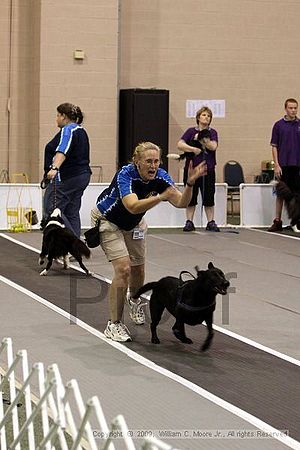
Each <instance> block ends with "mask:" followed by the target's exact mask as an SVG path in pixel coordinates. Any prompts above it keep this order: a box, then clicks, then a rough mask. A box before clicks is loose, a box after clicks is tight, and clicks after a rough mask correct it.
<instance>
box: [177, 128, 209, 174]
mask: <svg viewBox="0 0 300 450" xmlns="http://www.w3.org/2000/svg"><path fill="white" fill-rule="evenodd" d="M208 129H209V132H210V139H211V141H216V142H218V133H217V132H216V130H214V129H213V128H208ZM198 132H199V128H198V127H191V128H188V129H187V130H186V131H185V132H184V133H183V135H182V136H181V139H182V140H183V141H184V142H186V143H187V144H188V145H190V141H192V140H193V139H194V138H195V136H196V135H197V133H198ZM204 160H205V161H206V163H207V168H208V169H214V167H215V165H216V164H217V163H216V152H215V151H210V150H205V152H202V153H200V155H196V156H194V158H193V165H194V167H195V166H197V165H198V164H200V163H201V162H202V161H204ZM189 163H190V160H188V159H187V160H186V162H185V166H186V167H187V166H188V165H189Z"/></svg>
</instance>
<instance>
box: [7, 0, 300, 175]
mask: <svg viewBox="0 0 300 450" xmlns="http://www.w3.org/2000/svg"><path fill="white" fill-rule="evenodd" d="M10 13H11V14H10ZM10 17H11V20H10ZM299 18H300V2H297V1H295V0H286V1H285V2H282V1H281V0H211V1H209V2H208V1H207V0H198V1H197V2H195V1H193V0H151V1H149V0H119V1H117V0H87V1H84V2H82V1H79V0H72V1H71V0H65V1H64V2H59V3H58V2H57V1H55V0H41V1H36V0H1V3H0V37H1V39H0V170H2V169H9V171H10V173H15V172H23V171H25V172H27V173H28V174H29V177H30V181H31V182H36V181H38V180H39V179H40V178H41V175H42V164H43V150H44V146H45V144H46V143H47V142H48V141H49V140H50V138H51V137H52V136H53V135H54V134H55V133H56V131H57V129H56V125H55V116H56V106H57V105H58V104H59V103H62V102H64V101H70V102H73V103H76V104H78V105H79V106H80V107H81V108H82V110H83V112H85V114H86V117H85V123H84V124H85V126H86V128H87V131H88V133H89V136H90V140H91V146H92V153H91V160H92V164H93V165H102V166H103V181H108V180H109V179H110V178H111V177H112V175H113V173H114V170H115V167H116V164H115V162H116V157H117V127H118V108H117V106H118V91H119V88H131V87H157V88H162V89H168V90H169V91H170V127H169V142H170V147H169V151H170V152H173V151H174V150H175V149H176V142H177V141H178V139H179V137H180V136H181V134H182V132H183V130H185V129H186V128H187V127H188V126H192V125H193V124H194V120H193V119H188V118H186V116H185V102H186V100H187V99H225V101H226V116H225V118H215V119H214V120H213V123H212V126H214V127H215V128H216V129H217V130H218V132H219V138H220V145H219V149H218V153H217V159H218V181H219V182H222V181H223V176H222V167H223V164H224V162H225V161H227V160H228V159H237V160H238V161H240V162H241V163H242V165H243V167H244V171H245V175H246V181H247V182H250V181H252V180H253V176H254V175H255V174H258V173H259V172H260V167H261V161H262V160H265V159H270V156H271V152H270V147H269V140H270V132H271V127H272V124H273V122H274V121H275V120H277V119H278V118H280V117H281V116H282V114H283V103H284V100H285V99H286V98H288V97H295V98H298V83H299V75H300V60H299V58H298V55H299V50H300V39H299V36H298V34H297V29H298V22H299ZM76 49H82V50H83V51H84V52H85V59H84V60H83V61H76V60H74V58H73V52H74V50H76ZM9 99H10V102H9ZM8 103H10V113H8V111H7V105H8ZM170 171H171V174H172V175H173V176H174V177H175V179H179V173H180V166H179V165H178V163H177V162H174V161H172V162H171V163H170ZM0 181H1V180H0ZM95 181H96V180H95Z"/></svg>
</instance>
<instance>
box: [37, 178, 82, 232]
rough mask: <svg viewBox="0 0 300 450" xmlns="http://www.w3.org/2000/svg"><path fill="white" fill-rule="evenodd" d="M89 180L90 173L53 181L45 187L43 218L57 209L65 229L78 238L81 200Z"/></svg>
mask: <svg viewBox="0 0 300 450" xmlns="http://www.w3.org/2000/svg"><path fill="white" fill-rule="evenodd" d="M90 178H91V174H90V172H85V173H82V174H80V175H78V176H76V177H72V178H68V179H67V180H64V181H53V182H52V183H50V184H49V185H48V186H47V189H46V191H45V195H44V217H45V218H47V217H49V216H50V214H51V213H52V211H53V209H54V208H59V209H60V210H61V213H62V218H63V220H64V222H65V225H66V227H67V228H69V229H70V230H72V231H73V233H74V234H75V235H76V236H77V237H80V229H81V223H80V215H79V211H80V207H81V198H82V195H83V192H84V190H85V188H86V187H87V186H88V184H89V182H90ZM54 183H55V186H54ZM55 192H56V200H55V196H54V193H55Z"/></svg>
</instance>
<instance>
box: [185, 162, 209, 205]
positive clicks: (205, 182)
mask: <svg viewBox="0 0 300 450" xmlns="http://www.w3.org/2000/svg"><path fill="white" fill-rule="evenodd" d="M187 173H188V171H187V170H184V173H183V183H184V185H186V181H187ZM215 183H216V173H215V169H209V170H208V171H207V175H204V176H203V177H199V178H198V179H197V180H196V182H195V186H194V187H193V195H192V199H191V201H190V204H189V206H196V205H197V204H198V201H197V199H198V194H199V189H200V192H201V196H202V205H203V206H214V205H215V190H216V187H215Z"/></svg>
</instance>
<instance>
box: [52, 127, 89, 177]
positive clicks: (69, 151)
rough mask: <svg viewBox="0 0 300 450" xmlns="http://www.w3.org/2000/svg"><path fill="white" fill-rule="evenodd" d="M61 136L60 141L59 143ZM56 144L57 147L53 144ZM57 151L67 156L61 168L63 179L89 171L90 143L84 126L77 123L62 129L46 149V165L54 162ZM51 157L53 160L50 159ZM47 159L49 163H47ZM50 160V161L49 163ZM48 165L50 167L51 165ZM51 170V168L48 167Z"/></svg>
mask: <svg viewBox="0 0 300 450" xmlns="http://www.w3.org/2000/svg"><path fill="white" fill-rule="evenodd" d="M58 138H59V142H58V144H57V141H58ZM54 143H55V144H56V148H55V147H54V145H53V144H54ZM56 152H60V153H63V154H64V155H65V157H66V159H65V161H64V163H63V164H62V165H61V167H60V169H59V173H60V178H61V180H62V181H63V180H66V179H68V178H72V177H75V176H77V175H81V174H82V173H85V172H89V173H91V169H90V166H89V163H90V144H89V138H88V135H87V133H86V131H85V129H84V128H82V126H81V125H78V124H77V123H70V124H68V125H65V126H64V127H63V128H62V129H61V131H60V132H59V133H58V134H57V135H56V136H55V137H54V138H53V139H52V141H50V142H49V143H48V144H47V146H46V149H45V165H46V164H49V166H50V165H51V163H52V159H53V157H54V155H55V153H56ZM46 154H47V156H46ZM50 158H51V161H50ZM46 160H47V163H46ZM49 162H50V163H49ZM49 166H48V167H49ZM48 170H49V168H48Z"/></svg>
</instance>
